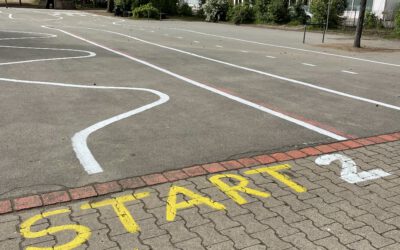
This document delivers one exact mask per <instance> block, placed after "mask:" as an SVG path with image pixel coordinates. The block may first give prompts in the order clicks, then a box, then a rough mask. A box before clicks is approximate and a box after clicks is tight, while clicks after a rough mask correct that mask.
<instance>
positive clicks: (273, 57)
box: [265, 56, 276, 59]
mask: <svg viewBox="0 0 400 250" xmlns="http://www.w3.org/2000/svg"><path fill="white" fill-rule="evenodd" d="M265 57H267V58H271V59H275V58H276V57H275V56H265Z"/></svg>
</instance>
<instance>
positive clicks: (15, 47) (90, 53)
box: [0, 45, 96, 66]
mask: <svg viewBox="0 0 400 250" xmlns="http://www.w3.org/2000/svg"><path fill="white" fill-rule="evenodd" d="M0 48H10V49H31V50H52V51H70V52H81V53H86V54H88V55H85V56H70V57H57V58H45V59H33V60H26V61H15V62H5V63H0V66H3V65H12V64H21V63H32V62H44V61H57V60H69V59H81V58H88V57H94V56H96V53H94V52H91V51H86V50H76V49H58V48H37V47H20V46H4V45H0Z"/></svg>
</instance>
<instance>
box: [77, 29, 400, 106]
mask: <svg viewBox="0 0 400 250" xmlns="http://www.w3.org/2000/svg"><path fill="white" fill-rule="evenodd" d="M75 28H80V27H75ZM86 29H90V30H97V31H102V32H107V33H110V34H115V35H120V36H123V37H128V38H131V39H133V40H136V41H140V42H143V43H146V44H150V45H154V46H157V47H160V48H164V49H168V50H171V51H175V52H179V53H182V54H186V55H190V56H193V57H197V58H201V59H204V60H208V61H211V62H215V63H219V64H223V65H227V66H230V67H233V68H238V69H242V70H246V71H249V72H253V73H257V74H260V75H265V76H269V77H272V78H275V79H279V80H282V81H286V82H289V83H293V84H297V85H302V86H306V87H309V88H313V89H317V90H320V91H324V92H328V93H331V94H335V95H339V96H343V97H347V98H351V99H354V100H358V101H363V102H367V103H372V104H375V105H376V104H378V105H380V106H383V107H386V108H390V109H394V110H399V111H400V107H399V106H395V105H392V104H388V103H383V102H380V101H375V100H372V99H368V98H364V97H360V96H356V95H351V94H348V93H345V92H341V91H337V90H333V89H329V88H324V87H320V86H317V85H314V84H311V83H307V82H303V81H299V80H295V79H291V78H287V77H283V76H279V75H275V74H271V73H268V72H265V71H261V70H256V69H252V68H248V67H244V66H239V65H236V64H233V63H229V62H225V61H221V60H217V59H213V58H209V57H206V56H202V55H198V54H195V53H192V52H188V51H184V50H180V49H175V48H172V47H168V46H165V45H161V44H158V43H154V42H149V41H146V40H143V39H140V38H137V37H134V36H129V35H125V34H122V33H118V32H114V31H109V30H104V29H102V30H101V29H93V28H86Z"/></svg>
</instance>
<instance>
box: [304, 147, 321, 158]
mask: <svg viewBox="0 0 400 250" xmlns="http://www.w3.org/2000/svg"><path fill="white" fill-rule="evenodd" d="M300 151H301V152H303V153H306V154H308V155H309V156H315V155H320V154H322V152H321V151H319V150H318V149H315V148H312V147H309V148H303V149H300Z"/></svg>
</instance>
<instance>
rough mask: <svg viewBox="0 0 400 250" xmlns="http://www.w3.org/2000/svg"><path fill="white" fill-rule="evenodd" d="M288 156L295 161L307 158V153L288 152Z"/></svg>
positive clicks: (298, 151)
mask: <svg viewBox="0 0 400 250" xmlns="http://www.w3.org/2000/svg"><path fill="white" fill-rule="evenodd" d="M286 154H287V155H289V156H290V157H292V158H293V159H299V158H303V157H306V156H307V155H306V154H305V153H303V152H301V151H300V150H292V151H288V152H286Z"/></svg>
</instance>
